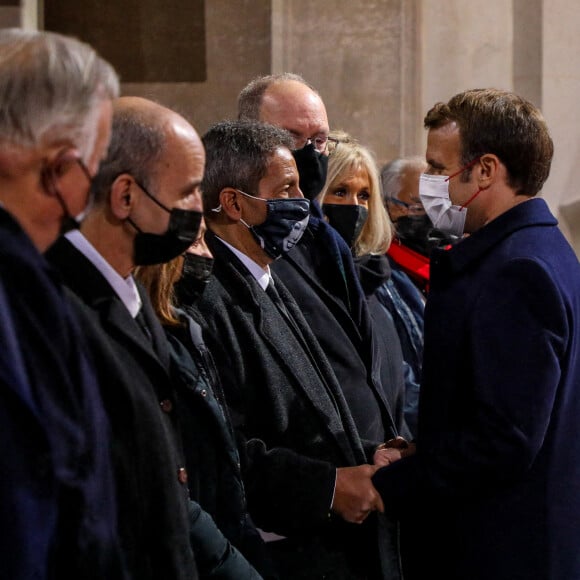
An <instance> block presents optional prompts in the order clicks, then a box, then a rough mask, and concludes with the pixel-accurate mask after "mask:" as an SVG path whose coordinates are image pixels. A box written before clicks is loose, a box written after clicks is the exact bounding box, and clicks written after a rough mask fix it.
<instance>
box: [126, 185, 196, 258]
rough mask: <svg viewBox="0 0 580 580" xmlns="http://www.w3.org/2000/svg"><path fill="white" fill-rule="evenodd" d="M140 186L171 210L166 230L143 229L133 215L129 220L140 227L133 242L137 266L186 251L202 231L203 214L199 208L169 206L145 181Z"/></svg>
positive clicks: (155, 200) (173, 256)
mask: <svg viewBox="0 0 580 580" xmlns="http://www.w3.org/2000/svg"><path fill="white" fill-rule="evenodd" d="M137 185H139V187H140V188H141V189H142V190H143V191H144V193H145V194H146V195H147V197H148V198H149V199H151V200H152V201H154V202H155V203H156V204H157V205H158V206H159V207H160V208H162V209H164V210H165V211H166V212H167V213H169V225H168V226H167V230H166V231H165V233H163V234H149V233H147V232H143V231H142V230H141V229H140V228H139V227H138V226H137V224H136V223H135V222H134V221H133V220H132V219H130V218H127V221H128V222H129V223H130V224H131V225H132V226H133V227H134V228H135V229H136V230H137V235H136V236H135V245H134V249H133V252H134V256H133V259H134V262H135V264H136V265H137V266H150V265H152V264H164V263H165V262H169V261H170V260H173V258H177V256H179V255H180V254H183V253H184V252H185V250H187V248H189V246H191V244H192V243H193V242H194V240H195V239H196V238H197V236H198V234H199V226H200V224H201V218H202V216H203V214H201V213H200V212H199V211H193V210H185V209H177V208H173V209H169V208H167V207H165V206H164V205H163V204H162V203H161V202H160V201H159V200H158V199H156V198H155V197H153V196H152V195H151V194H150V193H149V192H148V191H147V190H146V189H145V188H144V187H143V186H142V185H140V184H137Z"/></svg>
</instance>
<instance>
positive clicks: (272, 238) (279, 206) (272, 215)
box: [237, 189, 310, 260]
mask: <svg viewBox="0 0 580 580" xmlns="http://www.w3.org/2000/svg"><path fill="white" fill-rule="evenodd" d="M237 191H239V192H240V193H241V194H242V195H245V196H246V197H250V198H251V199H257V200H260V201H263V202H264V203H265V204H266V208H267V213H266V220H265V221H264V222H263V223H261V224H259V225H255V226H250V225H248V224H247V223H246V222H245V221H244V220H241V222H242V223H243V224H244V225H245V226H246V227H247V228H248V229H249V230H250V232H252V235H253V236H254V238H255V239H256V241H257V242H258V244H260V247H261V248H262V249H263V250H264V252H266V254H268V256H270V257H271V258H273V259H274V260H277V259H278V258H280V257H281V256H282V255H283V254H285V253H287V252H289V251H290V250H291V249H292V248H293V247H294V246H295V245H296V244H297V243H298V242H299V241H300V238H301V237H302V235H303V234H304V232H305V231H306V226H307V225H308V219H309V217H310V212H309V210H310V202H309V201H308V200H307V199H304V198H302V197H292V198H289V199H262V198H261V197H255V196H253V195H250V194H249V193H246V192H245V191H242V190H240V189H238V190H237Z"/></svg>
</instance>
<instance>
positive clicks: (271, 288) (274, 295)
mask: <svg viewBox="0 0 580 580" xmlns="http://www.w3.org/2000/svg"><path fill="white" fill-rule="evenodd" d="M266 294H267V295H268V296H269V297H270V298H271V299H272V302H273V303H274V305H275V306H276V308H278V310H279V311H280V312H281V313H282V315H283V316H285V317H286V318H287V319H290V314H289V313H288V310H287V309H286V305H285V304H284V302H283V300H282V298H280V294H278V290H276V286H275V285H274V280H270V282H269V283H268V286H266Z"/></svg>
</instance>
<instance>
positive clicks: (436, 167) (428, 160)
mask: <svg viewBox="0 0 580 580" xmlns="http://www.w3.org/2000/svg"><path fill="white" fill-rule="evenodd" d="M427 163H428V164H429V165H430V166H431V167H434V168H435V169H445V165H442V164H441V163H438V162H437V161H434V160H433V159H427Z"/></svg>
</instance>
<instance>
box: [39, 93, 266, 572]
mask: <svg viewBox="0 0 580 580" xmlns="http://www.w3.org/2000/svg"><path fill="white" fill-rule="evenodd" d="M204 162H205V153H204V149H203V146H202V143H201V140H200V138H199V136H198V135H197V133H196V131H195V130H194V128H193V127H192V126H191V125H190V124H189V123H188V122H187V121H186V120H185V119H184V118H183V117H181V116H180V115H178V114H177V113H175V112H173V111H171V110H169V109H167V108H165V107H162V106H161V105H159V104H157V103H154V102H152V101H149V100H146V99H141V98H137V97H122V98H120V99H117V100H116V101H115V103H114V110H113V129H112V139H111V145H110V148H109V152H108V155H107V157H106V159H105V160H104V161H103V163H102V164H101V168H100V170H99V172H98V174H97V176H96V177H95V180H94V182H93V187H92V191H93V194H94V204H93V207H92V208H91V210H90V211H89V212H88V214H87V216H86V218H85V220H84V221H83V223H82V225H81V227H80V230H75V231H71V232H68V233H67V234H65V236H64V237H61V238H60V240H58V242H57V243H56V244H55V245H54V246H53V247H52V248H51V250H50V251H49V253H48V257H49V259H50V260H51V261H52V263H53V265H55V266H56V267H57V268H58V269H59V270H60V273H61V275H62V277H63V279H64V282H65V284H66V285H67V286H68V287H69V288H70V289H71V290H72V291H73V292H74V293H75V294H76V295H77V296H78V297H79V298H80V300H81V301H82V302H83V303H84V306H86V308H84V309H82V310H81V313H82V314H83V315H84V317H85V319H86V323H85V328H84V330H85V333H86V336H87V338H88V340H89V341H90V344H91V346H92V349H93V353H94V356H95V359H96V361H97V367H98V369H99V371H100V373H101V374H102V376H101V378H102V384H103V389H102V390H103V397H104V399H105V405H106V407H107V411H108V414H109V420H110V424H111V430H112V434H113V449H114V455H113V457H114V462H115V463H114V467H115V471H116V483H117V489H118V496H119V503H120V506H121V508H120V510H119V528H120V535H121V538H122V543H123V546H124V556H125V560H126V561H127V565H128V568H129V570H130V572H131V577H132V578H139V579H140V580H158V579H161V578H163V579H166V580H193V579H194V578H197V577H198V571H199V574H200V575H201V576H203V577H211V576H212V575H214V574H218V575H219V576H220V577H221V578H231V579H232V580H233V579H236V580H237V579H238V578H240V579H242V578H243V579H250V578H251V579H255V578H257V575H256V573H255V572H254V571H253V569H252V568H251V567H250V566H249V564H247V562H246V561H245V559H244V558H243V557H242V556H241V555H240V554H239V552H237V550H235V549H234V548H233V547H232V546H231V545H230V544H229V542H227V540H225V538H224V537H223V535H222V534H221V532H220V531H219V530H218V529H217V528H216V526H215V524H214V523H213V520H212V519H211V518H210V517H209V515H208V514H206V513H205V512H203V511H202V510H201V508H200V506H199V504H197V503H194V502H192V501H190V499H189V490H188V485H187V483H188V478H187V471H186V469H185V461H184V457H183V442H182V441H181V437H180V431H179V425H178V410H179V399H178V398H177V397H176V390H177V385H178V383H177V381H178V380H179V379H178V377H177V372H176V369H175V368H174V367H173V366H172V363H171V358H170V347H169V344H168V342H167V337H166V335H165V333H164V331H163V328H162V327H161V325H160V323H159V321H158V320H157V317H156V315H155V313H154V311H153V308H152V305H151V302H150V300H149V298H148V296H147V293H146V291H145V290H144V289H143V287H142V286H141V285H139V284H138V283H137V282H136V281H135V279H134V278H133V275H132V273H133V270H134V269H135V267H136V266H138V265H149V264H158V263H164V262H168V261H169V260H171V259H173V258H175V257H177V256H178V255H180V254H182V253H183V252H185V250H186V249H187V248H188V247H189V246H190V245H191V243H192V242H193V241H194V239H196V237H197V235H198V231H199V225H200V221H201V217H202V214H201V209H202V204H201V193H200V184H201V179H202V176H203V170H204ZM230 567H233V570H232V569H231V568H230Z"/></svg>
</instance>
